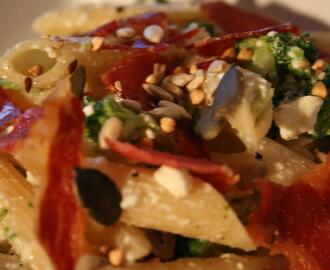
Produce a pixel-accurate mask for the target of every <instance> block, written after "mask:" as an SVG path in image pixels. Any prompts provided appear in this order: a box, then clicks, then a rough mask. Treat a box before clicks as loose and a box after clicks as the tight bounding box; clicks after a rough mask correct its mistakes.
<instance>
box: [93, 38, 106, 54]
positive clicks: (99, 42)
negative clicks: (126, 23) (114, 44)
mask: <svg viewBox="0 0 330 270" xmlns="http://www.w3.org/2000/svg"><path fill="white" fill-rule="evenodd" d="M103 42H104V37H93V38H92V40H91V43H92V51H93V52H95V51H98V50H99V49H100V48H101V47H102V45H103Z"/></svg>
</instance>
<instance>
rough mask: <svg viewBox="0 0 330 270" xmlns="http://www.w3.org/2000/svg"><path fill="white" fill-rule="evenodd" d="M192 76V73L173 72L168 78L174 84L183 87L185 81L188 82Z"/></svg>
mask: <svg viewBox="0 0 330 270" xmlns="http://www.w3.org/2000/svg"><path fill="white" fill-rule="evenodd" d="M193 78H194V76H193V75H191V74H187V73H179V74H174V75H172V76H171V78H170V79H169V80H170V82H171V83H173V84H175V85H176V86H179V87H183V86H185V85H186V84H187V83H189V82H190V81H191V80H192V79H193Z"/></svg>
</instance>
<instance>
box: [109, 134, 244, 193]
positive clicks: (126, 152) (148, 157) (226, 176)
mask: <svg viewBox="0 0 330 270" xmlns="http://www.w3.org/2000/svg"><path fill="white" fill-rule="evenodd" d="M106 142H107V144H108V146H109V149H111V150H112V151H114V152H117V153H118V154H120V155H122V156H124V157H126V158H129V159H132V160H135V161H139V162H142V163H146V164H150V165H157V166H160V165H167V166H171V167H174V168H178V169H187V170H190V171H191V172H192V173H195V174H196V175H201V176H206V179H211V181H218V182H219V183H218V186H219V187H228V186H230V185H233V184H235V183H236V182H237V181H238V178H237V177H236V176H234V174H233V172H232V171H231V170H230V169H229V168H228V167H226V166H222V165H218V164H215V163H212V162H210V161H208V160H207V159H200V158H191V157H186V156H181V155H174V154H170V153H164V152H160V151H156V150H149V149H148V150H146V149H141V148H138V147H136V146H134V145H132V144H129V143H124V142H120V141H116V140H111V139H106Z"/></svg>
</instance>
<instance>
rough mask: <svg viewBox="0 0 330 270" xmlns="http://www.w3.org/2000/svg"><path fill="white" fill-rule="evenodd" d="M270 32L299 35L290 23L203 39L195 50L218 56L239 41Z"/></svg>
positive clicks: (203, 53) (196, 45) (297, 30)
mask: <svg viewBox="0 0 330 270" xmlns="http://www.w3.org/2000/svg"><path fill="white" fill-rule="evenodd" d="M271 31H276V32H279V33H287V32H291V33H293V34H298V33H299V29H298V28H297V27H296V26H294V25H292V24H291V23H283V24H279V25H275V26H271V27H266V28H262V29H258V30H255V31H247V32H237V33H231V34H226V35H222V36H220V37H215V38H210V39H205V40H202V41H200V42H197V43H196V44H195V48H196V50H197V51H198V53H200V54H202V55H205V56H220V55H221V54H222V53H223V52H224V51H225V50H226V49H228V48H230V47H232V46H233V45H234V44H235V43H236V42H237V41H239V40H242V39H245V38H250V37H259V36H262V35H265V34H267V33H269V32H271Z"/></svg>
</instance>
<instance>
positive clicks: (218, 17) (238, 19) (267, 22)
mask: <svg viewBox="0 0 330 270" xmlns="http://www.w3.org/2000/svg"><path fill="white" fill-rule="evenodd" d="M201 10H202V11H203V12H204V13H205V14H206V15H207V16H208V17H209V18H210V19H211V20H212V21H213V22H214V23H216V24H217V25H218V26H219V27H221V29H223V30H224V31H225V32H227V33H233V32H242V31H251V30H256V29H260V28H264V27H269V26H272V25H276V24H279V23H280V22H279V21H278V20H277V19H274V18H271V17H269V16H266V15H262V14H260V13H256V12H251V11H247V10H244V9H241V8H239V7H237V6H232V5H229V4H227V3H225V2H224V1H216V2H209V3H203V4H202V5H201Z"/></svg>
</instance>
